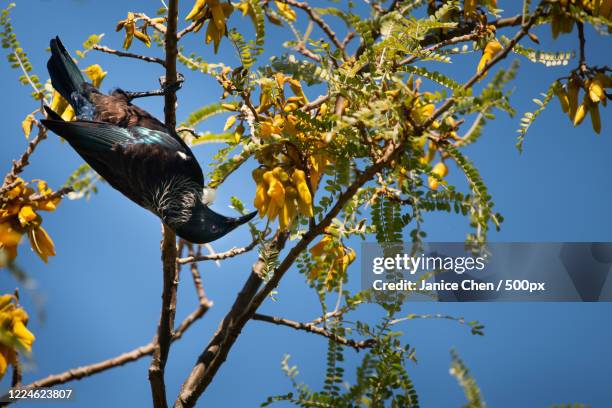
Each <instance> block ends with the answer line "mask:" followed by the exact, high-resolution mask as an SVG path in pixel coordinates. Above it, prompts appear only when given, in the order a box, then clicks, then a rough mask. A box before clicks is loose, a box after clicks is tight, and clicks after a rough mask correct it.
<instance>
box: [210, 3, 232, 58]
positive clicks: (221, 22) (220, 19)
mask: <svg viewBox="0 0 612 408" xmlns="http://www.w3.org/2000/svg"><path fill="white" fill-rule="evenodd" d="M207 4H208V7H209V9H210V12H211V16H212V18H211V21H210V22H209V23H208V27H207V28H206V44H210V42H211V41H212V42H213V44H214V50H215V54H216V53H217V51H218V50H219V43H221V38H222V37H223V36H224V35H225V31H226V25H225V20H226V19H227V18H229V16H230V15H231V14H232V12H233V11H234V7H233V6H232V5H231V4H229V3H219V0H207Z"/></svg>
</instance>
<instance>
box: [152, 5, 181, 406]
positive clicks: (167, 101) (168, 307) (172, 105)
mask: <svg viewBox="0 0 612 408" xmlns="http://www.w3.org/2000/svg"><path fill="white" fill-rule="evenodd" d="M177 25H178V0H170V1H169V4H168V26H167V28H166V35H165V51H166V61H165V67H166V84H167V85H168V92H166V93H165V94H164V119H165V125H166V127H167V128H168V129H175V128H176V87H174V86H173V85H175V84H176V82H177V72H176V58H177V53H178V50H177V34H176V30H177ZM162 229H163V239H162V248H161V252H162V263H163V275H164V283H163V293H162V310H161V315H160V318H159V326H158V329H157V342H156V343H157V344H156V347H155V352H154V353H153V358H152V360H151V365H150V367H149V381H150V383H151V394H152V397H153V406H154V407H155V408H166V407H167V406H168V402H167V399H166V385H165V382H164V370H165V367H166V362H167V360H168V354H169V352H170V344H171V342H172V328H173V326H174V316H175V312H176V292H177V286H178V265H177V263H176V258H177V251H176V235H175V233H174V231H173V230H172V229H171V228H170V227H168V226H167V225H165V224H164V225H163V226H162Z"/></svg>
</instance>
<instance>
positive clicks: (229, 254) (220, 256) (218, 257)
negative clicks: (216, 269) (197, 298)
mask: <svg viewBox="0 0 612 408" xmlns="http://www.w3.org/2000/svg"><path fill="white" fill-rule="evenodd" d="M258 242H259V240H258V239H255V240H253V242H251V243H250V244H249V245H247V246H244V247H234V248H232V249H230V250H227V251H225V252H217V253H216V254H210V255H202V254H199V255H191V254H190V256H188V257H186V258H179V259H178V260H177V262H178V263H179V265H183V264H186V263H192V262H201V261H222V260H224V259H227V258H233V257H235V256H238V255H241V254H244V253H245V252H249V251H251V250H252V249H253V248H255V247H256V246H257V243H258Z"/></svg>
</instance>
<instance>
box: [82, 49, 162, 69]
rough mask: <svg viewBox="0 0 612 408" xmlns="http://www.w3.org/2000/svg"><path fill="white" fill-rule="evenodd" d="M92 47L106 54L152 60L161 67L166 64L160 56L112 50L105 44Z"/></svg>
mask: <svg viewBox="0 0 612 408" xmlns="http://www.w3.org/2000/svg"><path fill="white" fill-rule="evenodd" d="M93 49H94V50H96V51H101V52H105V53H107V54H112V55H116V56H118V57H125V58H134V59H137V60H141V61H146V62H153V63H155V64H159V65H161V66H163V67H165V66H166V61H164V60H163V59H161V58H156V57H149V56H146V55H140V54H134V53H131V52H125V51H119V50H114V49H112V48H109V47H107V46H104V45H97V44H96V45H94V46H93Z"/></svg>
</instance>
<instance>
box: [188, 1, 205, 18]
mask: <svg viewBox="0 0 612 408" xmlns="http://www.w3.org/2000/svg"><path fill="white" fill-rule="evenodd" d="M205 11H206V0H196V2H195V4H194V5H193V8H192V9H191V11H190V12H189V14H187V17H185V21H189V20H193V21H196V20H199V19H200V18H202V17H204V13H205Z"/></svg>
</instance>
